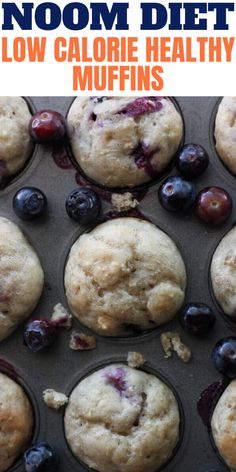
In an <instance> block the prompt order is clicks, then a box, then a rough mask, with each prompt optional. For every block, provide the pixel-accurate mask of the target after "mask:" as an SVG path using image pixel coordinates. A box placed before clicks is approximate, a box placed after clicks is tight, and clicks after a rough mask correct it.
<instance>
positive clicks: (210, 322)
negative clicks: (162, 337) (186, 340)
mask: <svg viewBox="0 0 236 472" xmlns="http://www.w3.org/2000/svg"><path fill="white" fill-rule="evenodd" d="M179 319H180V323H181V325H182V326H183V328H184V329H185V330H186V331H187V332H188V333H190V334H194V335H203V334H206V333H208V332H209V331H210V330H211V329H212V328H213V326H214V323H215V314H214V313H213V311H212V309H211V308H210V307H209V306H208V305H205V304H204V303H188V304H187V305H185V307H184V308H183V310H182V311H181V313H180V318H179Z"/></svg>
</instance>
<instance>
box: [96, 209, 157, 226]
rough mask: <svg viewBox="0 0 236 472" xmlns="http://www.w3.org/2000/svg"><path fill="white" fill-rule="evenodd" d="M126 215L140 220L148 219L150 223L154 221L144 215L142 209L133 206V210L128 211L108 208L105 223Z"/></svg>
mask: <svg viewBox="0 0 236 472" xmlns="http://www.w3.org/2000/svg"><path fill="white" fill-rule="evenodd" d="M125 217H132V218H139V219H140V220H146V221H148V222H149V223H152V221H151V220H150V218H148V217H147V216H146V215H144V214H143V213H142V212H141V211H140V210H137V209H136V208H132V209H131V210H127V211H116V210H108V211H107V212H106V213H105V214H104V218H103V220H102V221H103V223H105V222H106V221H109V220H114V219H115V218H125Z"/></svg>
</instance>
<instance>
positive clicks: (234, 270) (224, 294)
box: [211, 227, 236, 317]
mask: <svg viewBox="0 0 236 472" xmlns="http://www.w3.org/2000/svg"><path fill="white" fill-rule="evenodd" d="M211 282H212V288H213V292H214V295H215V297H216V300H217V301H218V303H219V305H220V306H221V308H222V310H223V311H224V313H225V314H226V315H228V316H234V317H235V316H236V228H235V227H234V228H233V229H231V231H229V232H228V233H227V234H226V236H224V237H223V239H222V240H221V242H220V244H219V245H218V247H217V248H216V251H215V253H214V255H213V258H212V262H211Z"/></svg>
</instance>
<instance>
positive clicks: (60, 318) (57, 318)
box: [51, 303, 72, 329]
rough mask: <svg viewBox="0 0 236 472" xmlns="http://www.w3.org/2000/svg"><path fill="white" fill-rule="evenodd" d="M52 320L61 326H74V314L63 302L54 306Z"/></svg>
mask: <svg viewBox="0 0 236 472" xmlns="http://www.w3.org/2000/svg"><path fill="white" fill-rule="evenodd" d="M51 321H52V322H53V323H54V324H55V325H56V326H59V327H60V328H66V329H70V328H71V326H72V315H71V314H70V313H68V311H67V310H66V309H65V308H64V306H63V305H62V304H61V303H57V305H55V306H54V307H53V313H52V316H51Z"/></svg>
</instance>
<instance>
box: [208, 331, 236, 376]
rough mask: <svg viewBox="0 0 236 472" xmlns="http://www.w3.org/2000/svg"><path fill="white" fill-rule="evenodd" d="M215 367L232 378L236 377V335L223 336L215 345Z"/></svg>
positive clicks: (213, 356)
mask: <svg viewBox="0 0 236 472" xmlns="http://www.w3.org/2000/svg"><path fill="white" fill-rule="evenodd" d="M212 359H213V363H214V365H215V368H216V369H217V370H218V371H219V372H221V374H223V375H226V376H227V377H230V378H235V377H236V337H235V336H229V337H227V338H223V339H221V340H220V341H218V343H217V344H216V345H215V347H214V349H213V352H212Z"/></svg>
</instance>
